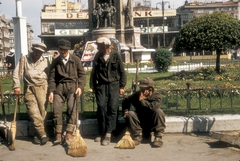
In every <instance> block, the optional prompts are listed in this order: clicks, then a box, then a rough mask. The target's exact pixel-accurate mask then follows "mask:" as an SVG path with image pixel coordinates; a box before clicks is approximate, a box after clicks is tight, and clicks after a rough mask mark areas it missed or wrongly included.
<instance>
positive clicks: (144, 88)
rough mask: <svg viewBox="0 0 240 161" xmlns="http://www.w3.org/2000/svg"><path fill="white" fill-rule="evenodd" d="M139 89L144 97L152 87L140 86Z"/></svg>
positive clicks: (149, 92)
mask: <svg viewBox="0 0 240 161" xmlns="http://www.w3.org/2000/svg"><path fill="white" fill-rule="evenodd" d="M140 91H141V93H142V94H143V95H144V96H145V97H147V96H149V95H150V94H151V92H152V88H150V87H140Z"/></svg>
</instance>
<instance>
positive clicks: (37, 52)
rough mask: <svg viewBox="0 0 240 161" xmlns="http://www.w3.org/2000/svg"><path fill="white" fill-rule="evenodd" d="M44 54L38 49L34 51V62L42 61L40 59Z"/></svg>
mask: <svg viewBox="0 0 240 161" xmlns="http://www.w3.org/2000/svg"><path fill="white" fill-rule="evenodd" d="M42 54H43V52H42V51H39V50H36V49H33V57H32V59H33V61H37V60H38V59H40V57H41V56H42Z"/></svg>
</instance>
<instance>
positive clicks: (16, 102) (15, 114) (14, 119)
mask: <svg viewBox="0 0 240 161" xmlns="http://www.w3.org/2000/svg"><path fill="white" fill-rule="evenodd" d="M22 61H23V55H22V54H21V57H20V60H19V70H18V78H19V79H21V78H20V77H21V76H22V70H23V67H22ZM16 96H17V98H16V101H15V107H14V115H13V122H16V117H17V108H18V103H19V95H18V94H17V95H16Z"/></svg>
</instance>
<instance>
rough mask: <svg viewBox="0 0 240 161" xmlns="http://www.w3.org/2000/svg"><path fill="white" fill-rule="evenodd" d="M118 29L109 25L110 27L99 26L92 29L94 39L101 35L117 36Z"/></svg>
mask: <svg viewBox="0 0 240 161" xmlns="http://www.w3.org/2000/svg"><path fill="white" fill-rule="evenodd" d="M115 35H116V29H114V28H111V27H108V28H99V29H95V30H93V31H92V39H93V40H97V39H98V38H99V37H107V38H116V37H115Z"/></svg>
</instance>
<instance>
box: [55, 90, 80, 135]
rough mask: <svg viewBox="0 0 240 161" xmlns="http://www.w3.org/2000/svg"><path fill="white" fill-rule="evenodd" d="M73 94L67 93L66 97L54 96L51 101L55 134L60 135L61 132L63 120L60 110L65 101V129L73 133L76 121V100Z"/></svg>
mask: <svg viewBox="0 0 240 161" xmlns="http://www.w3.org/2000/svg"><path fill="white" fill-rule="evenodd" d="M75 97H76V96H75V93H73V92H69V93H68V94H66V95H59V94H54V99H53V112H54V118H53V122H54V125H55V132H56V133H62V132H63V118H62V108H63V106H64V103H65V101H67V120H66V122H67V127H66V131H68V132H73V131H74V128H75V125H76V123H77V122H76V121H77V114H78V113H77V111H76V108H77V101H78V99H77V98H75Z"/></svg>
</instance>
